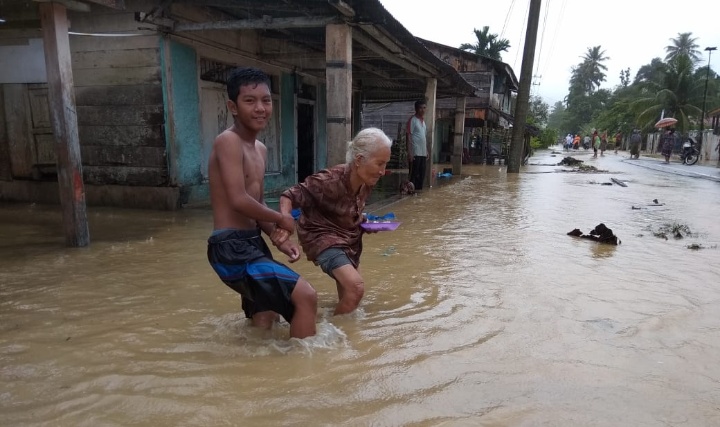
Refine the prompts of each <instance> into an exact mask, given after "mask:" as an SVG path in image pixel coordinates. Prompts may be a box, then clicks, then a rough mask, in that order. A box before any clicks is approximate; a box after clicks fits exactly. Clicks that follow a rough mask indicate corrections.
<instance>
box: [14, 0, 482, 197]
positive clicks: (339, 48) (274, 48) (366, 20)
mask: <svg viewBox="0 0 720 427" xmlns="http://www.w3.org/2000/svg"><path fill="white" fill-rule="evenodd" d="M0 19H2V21H3V22H2V23H0V154H1V156H0V200H3V201H26V202H45V203H57V202H58V201H61V202H62V201H63V200H67V201H68V203H70V204H71V205H73V206H74V207H75V208H77V207H78V205H80V204H84V203H88V204H94V205H110V206H122V207H138V208H154V209H176V208H178V207H181V206H185V205H188V204H194V203H204V202H206V201H207V199H208V185H207V179H208V175H207V161H208V155H209V153H210V150H211V144H212V142H213V140H214V138H215V136H216V135H217V134H218V133H219V132H221V131H222V130H224V129H226V128H227V127H228V126H229V125H230V124H231V123H232V117H231V115H229V114H228V111H227V109H226V107H225V101H226V95H225V86H224V84H225V81H226V78H227V75H228V72H229V71H230V70H231V69H232V68H233V67H237V66H257V67H260V68H262V69H264V70H265V71H266V72H267V73H268V74H270V75H271V77H272V82H273V84H272V93H273V98H274V102H275V108H274V111H275V113H274V116H273V119H272V120H271V122H270V124H269V125H268V128H267V129H266V131H265V132H264V134H263V135H262V140H263V141H264V143H265V144H266V146H267V147H268V162H267V170H266V177H265V185H266V190H267V192H268V194H272V193H274V192H278V191H280V190H283V189H284V188H286V187H287V186H289V185H292V184H294V183H296V182H298V181H301V180H302V179H304V177H305V176H307V175H309V174H311V173H313V172H315V171H317V170H319V169H322V168H324V167H326V166H329V165H333V164H337V163H341V162H344V158H345V147H346V141H348V140H350V139H351V138H352V136H353V135H354V133H355V132H356V131H357V130H358V129H359V127H360V126H361V121H360V118H361V114H360V111H361V105H362V104H363V103H368V102H388V101H405V100H414V99H417V98H419V97H424V98H428V99H430V100H431V101H432V102H433V103H434V102H435V99H442V98H453V99H456V98H459V99H463V98H464V97H466V96H472V95H473V94H474V91H475V88H474V87H473V86H472V85H471V84H469V83H468V82H467V81H465V80H464V79H463V78H462V77H461V76H460V74H458V72H457V71H456V70H455V69H454V68H453V67H452V66H451V65H450V64H448V63H446V62H444V61H442V60H440V59H439V58H438V57H437V56H435V55H433V54H432V53H431V52H430V51H429V50H428V49H427V48H426V47H425V46H424V45H423V44H422V43H421V42H420V41H419V40H417V39H416V38H415V37H414V36H413V35H412V34H410V32H408V31H407V30H406V29H405V28H404V27H403V26H402V25H401V24H400V23H399V22H398V21H397V20H396V19H395V18H393V16H392V15H390V14H389V13H388V12H387V11H386V10H385V9H384V7H383V6H382V5H381V4H380V2H379V1H378V0H364V1H361V0H323V1H320V0H313V1H307V0H305V1H300V0H243V1H239V0H215V1H202V2H200V1H193V0H176V1H168V0H163V1H160V0H154V1H151V0H148V1H144V0H126V1H123V0H58V1H54V2H52V3H39V2H35V1H29V0H6V1H3V2H2V3H0ZM68 153H70V155H68Z"/></svg>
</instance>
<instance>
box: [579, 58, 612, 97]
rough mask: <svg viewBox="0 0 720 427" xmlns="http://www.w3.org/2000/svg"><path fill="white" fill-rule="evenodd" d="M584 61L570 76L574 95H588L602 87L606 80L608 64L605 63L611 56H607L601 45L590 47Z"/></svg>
mask: <svg viewBox="0 0 720 427" xmlns="http://www.w3.org/2000/svg"><path fill="white" fill-rule="evenodd" d="M582 59H583V61H582V62H581V63H580V64H578V65H577V66H575V67H573V69H572V75H571V76H570V92H571V94H572V95H588V94H590V93H592V92H593V91H595V89H598V88H600V83H602V82H604V81H605V73H604V72H603V71H606V70H607V66H606V65H605V64H603V61H606V60H608V59H610V58H608V57H606V56H605V51H604V50H601V48H600V46H595V47H592V48H590V47H589V48H588V50H587V52H586V53H585V55H584V56H582Z"/></svg>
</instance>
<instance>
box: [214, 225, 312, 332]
mask: <svg viewBox="0 0 720 427" xmlns="http://www.w3.org/2000/svg"><path fill="white" fill-rule="evenodd" d="M207 256H208V261H210V265H211V266H212V268H213V270H215V272H216V273H217V275H218V276H220V279H221V280H222V281H223V283H225V284H226V285H228V286H229V287H230V288H231V289H232V290H234V291H235V292H237V293H239V294H240V295H241V296H242V308H243V311H245V316H246V317H248V318H251V317H252V316H253V315H254V314H256V313H259V312H262V311H274V312H276V313H278V314H280V315H281V316H282V317H283V318H284V319H285V320H287V321H288V322H290V321H292V318H293V314H294V313H295V306H294V305H293V303H292V301H291V300H290V295H291V294H292V292H293V289H295V284H296V283H297V281H298V279H299V278H300V275H299V274H297V273H296V272H294V271H293V270H291V269H290V268H289V267H287V266H285V265H283V264H281V263H279V262H277V261H275V260H273V258H272V253H271V252H270V248H268V246H267V244H266V243H265V240H263V238H262V236H260V231H259V230H235V229H226V230H216V231H214V232H213V234H212V235H211V236H210V238H209V239H208V249H207Z"/></svg>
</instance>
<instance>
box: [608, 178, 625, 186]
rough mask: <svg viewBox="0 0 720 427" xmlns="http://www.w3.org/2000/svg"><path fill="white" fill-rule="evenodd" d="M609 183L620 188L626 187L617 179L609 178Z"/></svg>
mask: <svg viewBox="0 0 720 427" xmlns="http://www.w3.org/2000/svg"><path fill="white" fill-rule="evenodd" d="M610 181H612V182H614V183H615V184H617V185H619V186H621V187H627V184H625V183H624V182H622V181H620V180H619V179H617V178H610Z"/></svg>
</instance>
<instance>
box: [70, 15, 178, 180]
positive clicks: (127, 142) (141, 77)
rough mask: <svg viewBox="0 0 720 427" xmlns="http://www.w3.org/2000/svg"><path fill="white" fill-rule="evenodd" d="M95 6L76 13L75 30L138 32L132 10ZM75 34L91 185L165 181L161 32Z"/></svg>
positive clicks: (86, 167) (81, 128)
mask: <svg viewBox="0 0 720 427" xmlns="http://www.w3.org/2000/svg"><path fill="white" fill-rule="evenodd" d="M136 3H137V2H136ZM138 6H140V5H138ZM98 9H99V11H97V12H94V13H92V14H87V13H75V14H72V15H71V16H70V20H71V22H72V31H74V32H82V33H108V32H127V33H140V32H139V31H138V30H137V28H138V23H137V22H136V21H135V18H134V15H133V9H128V10H126V11H115V10H111V9H100V8H98ZM71 37H72V38H71V40H70V48H71V54H72V64H73V76H74V81H75V102H76V104H77V110H78V111H77V117H78V128H79V133H80V145H81V149H82V159H83V171H84V175H85V181H86V183H88V184H91V185H92V184H117V185H129V186H137V185H139V186H162V185H166V184H167V183H168V167H167V158H166V142H165V135H164V124H165V118H164V110H163V89H162V85H161V83H162V82H161V59H160V54H159V46H160V40H159V37H158V36H157V35H145V36H136V37H92V36H79V35H76V36H71Z"/></svg>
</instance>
